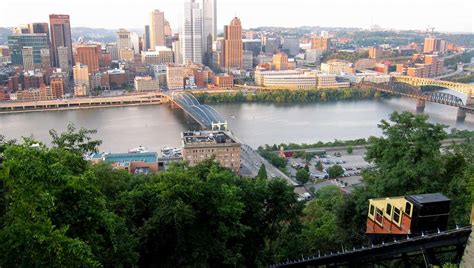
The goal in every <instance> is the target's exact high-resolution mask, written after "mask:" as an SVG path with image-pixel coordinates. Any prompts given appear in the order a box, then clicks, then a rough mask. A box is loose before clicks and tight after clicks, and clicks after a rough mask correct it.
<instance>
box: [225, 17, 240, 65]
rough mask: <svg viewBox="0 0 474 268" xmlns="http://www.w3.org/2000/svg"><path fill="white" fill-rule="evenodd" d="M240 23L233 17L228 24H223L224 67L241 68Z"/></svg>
mask: <svg viewBox="0 0 474 268" xmlns="http://www.w3.org/2000/svg"><path fill="white" fill-rule="evenodd" d="M243 49H244V47H243V42H242V24H241V22H240V19H239V18H237V17H235V18H233V19H232V21H231V22H230V24H229V25H226V26H224V67H225V68H226V69H230V68H242V54H243Z"/></svg>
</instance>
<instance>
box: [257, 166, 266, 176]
mask: <svg viewBox="0 0 474 268" xmlns="http://www.w3.org/2000/svg"><path fill="white" fill-rule="evenodd" d="M257 178H260V179H267V178H268V175H267V169H266V168H265V165H264V164H263V163H261V164H260V168H259V169H258V174H257Z"/></svg>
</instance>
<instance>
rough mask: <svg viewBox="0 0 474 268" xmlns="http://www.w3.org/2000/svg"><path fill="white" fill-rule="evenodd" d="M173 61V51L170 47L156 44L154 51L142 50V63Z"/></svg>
mask: <svg viewBox="0 0 474 268" xmlns="http://www.w3.org/2000/svg"><path fill="white" fill-rule="evenodd" d="M173 62H174V59H173V51H172V50H171V49H170V48H167V47H160V46H158V47H156V48H155V50H154V51H142V63H143V64H146V65H158V64H165V63H173Z"/></svg>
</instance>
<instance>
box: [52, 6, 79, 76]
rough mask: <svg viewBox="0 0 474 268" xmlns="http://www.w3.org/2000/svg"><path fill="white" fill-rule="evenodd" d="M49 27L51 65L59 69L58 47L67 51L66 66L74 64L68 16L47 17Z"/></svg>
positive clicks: (54, 15) (53, 15)
mask: <svg viewBox="0 0 474 268" xmlns="http://www.w3.org/2000/svg"><path fill="white" fill-rule="evenodd" d="M49 25H50V27H51V31H50V33H51V50H52V52H53V53H52V55H53V65H54V66H55V67H59V58H58V47H66V48H67V49H68V53H67V56H68V65H69V66H72V65H73V64H74V59H73V55H72V40H71V23H70V20H69V15H56V14H51V15H49Z"/></svg>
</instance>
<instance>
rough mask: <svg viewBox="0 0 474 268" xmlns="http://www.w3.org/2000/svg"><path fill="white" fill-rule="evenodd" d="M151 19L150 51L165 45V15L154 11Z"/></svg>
mask: <svg viewBox="0 0 474 268" xmlns="http://www.w3.org/2000/svg"><path fill="white" fill-rule="evenodd" d="M150 18H151V21H150V49H155V47H157V46H164V45H165V13H164V12H161V11H159V10H153V11H152V12H151V14H150Z"/></svg>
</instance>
